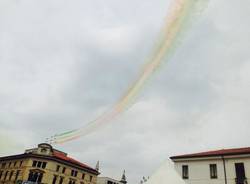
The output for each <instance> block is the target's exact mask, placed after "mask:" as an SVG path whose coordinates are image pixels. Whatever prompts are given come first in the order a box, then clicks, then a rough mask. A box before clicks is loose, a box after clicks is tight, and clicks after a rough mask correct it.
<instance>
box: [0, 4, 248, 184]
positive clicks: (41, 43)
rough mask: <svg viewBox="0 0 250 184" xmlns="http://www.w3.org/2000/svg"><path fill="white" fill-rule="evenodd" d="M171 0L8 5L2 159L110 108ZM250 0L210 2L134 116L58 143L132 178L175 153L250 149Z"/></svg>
mask: <svg viewBox="0 0 250 184" xmlns="http://www.w3.org/2000/svg"><path fill="white" fill-rule="evenodd" d="M168 5H169V0H126V1H117V0H105V1H103V0H71V1H66V0H52V1H51V0H42V1H35V0H0V85H1V88H0V126H1V129H0V140H1V142H0V155H1V156H4V155H9V154H17V153H22V152H23V151H24V149H26V148H31V147H35V146H36V145H37V144H38V143H40V142H43V141H44V140H45V138H46V137H48V136H51V135H53V134H55V133H60V132H63V131H65V130H70V129H72V128H77V127H81V126H83V125H85V124H87V123H88V122H89V121H91V120H93V119H95V118H96V117H97V116H98V115H100V114H102V113H103V112H105V111H106V110H107V109H109V108H110V107H112V105H113V104H115V102H116V101H117V100H118V99H119V97H120V96H121V95H122V94H123V93H124V91H126V89H127V88H128V86H129V85H130V84H131V82H132V81H133V80H134V79H135V77H136V76H137V75H138V72H139V71H140V69H141V67H142V65H143V63H144V61H145V59H147V58H148V57H149V56H150V54H151V53H152V49H153V48H154V44H155V43H156V41H157V36H158V34H159V32H160V29H161V27H162V25H163V23H164V18H165V17H166V15H167V10H168ZM249 17H250V1H249V0H240V1H236V0H211V1H210V3H209V5H208V7H207V8H206V9H205V11H204V12H203V14H202V15H201V16H200V17H198V18H196V19H195V20H194V21H193V25H192V26H191V27H190V29H189V31H188V32H187V33H186V35H185V37H184V38H183V40H182V44H180V46H179V47H178V49H177V51H176V53H175V55H174V56H173V57H172V58H171V60H170V61H169V62H168V63H167V64H165V65H163V67H162V68H161V69H160V70H159V72H158V73H157V74H156V75H155V76H154V77H153V78H152V80H150V82H149V83H148V85H147V86H146V87H145V88H144V89H143V90H142V92H141V93H140V95H139V98H138V99H137V101H136V102H135V104H134V106H132V107H131V108H130V109H129V110H128V111H127V112H125V113H124V114H123V115H121V116H120V117H119V118H117V119H115V121H114V122H113V123H112V124H110V125H109V126H108V127H106V128H104V129H101V130H99V131H97V132H95V133H93V134H91V135H89V136H86V137H83V138H81V139H78V140H75V141H72V142H69V143H66V144H64V145H59V146H56V148H58V149H61V150H63V151H65V152H68V153H69V155H71V156H72V157H74V158H76V159H78V160H80V161H82V162H85V163H87V164H89V165H91V166H93V167H94V166H95V163H96V161H97V160H100V169H101V170H100V171H101V173H102V175H103V176H109V177H113V178H117V179H120V177H121V174H122V170H123V169H126V171H127V177H128V181H129V183H130V184H132V183H138V182H139V180H140V179H141V177H142V176H143V175H145V176H148V175H150V174H151V173H153V172H154V170H155V169H157V167H159V166H160V164H161V163H162V162H163V161H164V160H165V159H167V158H168V157H169V156H172V155H178V154H182V153H190V152H197V151H206V150H210V149H220V148H231V147H244V146H250V141H249V130H250V123H249V121H250V113H249V112H250V96H249V94H250V52H249V48H250V23H249Z"/></svg>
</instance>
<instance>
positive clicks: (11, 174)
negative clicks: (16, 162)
mask: <svg viewBox="0 0 250 184" xmlns="http://www.w3.org/2000/svg"><path fill="white" fill-rule="evenodd" d="M13 172H14V171H11V172H10V176H9V180H10V181H11V178H12V176H13Z"/></svg>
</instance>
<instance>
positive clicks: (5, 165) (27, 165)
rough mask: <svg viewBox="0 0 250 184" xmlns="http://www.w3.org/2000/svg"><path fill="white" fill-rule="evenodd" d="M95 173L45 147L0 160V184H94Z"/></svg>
mask: <svg viewBox="0 0 250 184" xmlns="http://www.w3.org/2000/svg"><path fill="white" fill-rule="evenodd" d="M98 174H99V172H98V171H97V170H96V169H94V168H92V167H90V166H88V165H86V164H84V163H81V162H79V161H77V160H75V159H73V158H71V157H69V156H68V155H67V153H64V152H62V151H59V150H56V149H54V148H53V147H52V146H51V145H49V144H47V143H42V144H39V145H38V147H37V148H34V149H29V150H26V151H25V153H24V154H19V155H13V156H6V157H0V184H13V183H20V184H25V183H28V184H29V183H30V184H32V183H37V184H42V183H44V184H96V183H97V176H98Z"/></svg>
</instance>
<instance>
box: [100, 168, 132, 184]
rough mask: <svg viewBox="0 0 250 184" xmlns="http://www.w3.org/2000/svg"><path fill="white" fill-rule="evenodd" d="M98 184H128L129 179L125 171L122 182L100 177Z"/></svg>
mask: <svg viewBox="0 0 250 184" xmlns="http://www.w3.org/2000/svg"><path fill="white" fill-rule="evenodd" d="M97 184H127V178H126V175H125V171H123V174H122V178H121V180H120V181H118V180H115V179H113V178H110V177H98V178H97Z"/></svg>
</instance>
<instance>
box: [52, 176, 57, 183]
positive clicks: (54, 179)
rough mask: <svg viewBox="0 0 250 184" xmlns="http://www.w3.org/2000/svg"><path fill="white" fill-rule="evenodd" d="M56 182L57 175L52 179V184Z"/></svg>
mask: <svg viewBox="0 0 250 184" xmlns="http://www.w3.org/2000/svg"><path fill="white" fill-rule="evenodd" d="M56 180H57V175H54V178H53V181H52V184H56Z"/></svg>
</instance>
